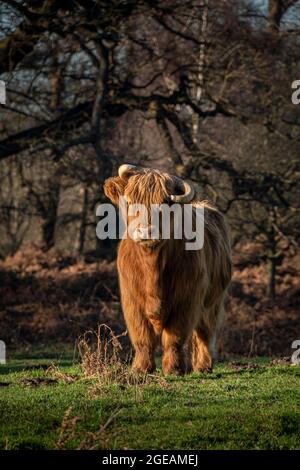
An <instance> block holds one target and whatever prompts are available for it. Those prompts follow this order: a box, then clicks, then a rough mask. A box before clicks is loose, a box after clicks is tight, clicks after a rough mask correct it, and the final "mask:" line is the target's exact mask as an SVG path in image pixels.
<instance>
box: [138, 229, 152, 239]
mask: <svg viewBox="0 0 300 470" xmlns="http://www.w3.org/2000/svg"><path fill="white" fill-rule="evenodd" d="M148 230H149V229H148V227H137V228H136V231H135V232H136V238H137V239H138V240H146V239H147V238H148V237H149V233H148Z"/></svg>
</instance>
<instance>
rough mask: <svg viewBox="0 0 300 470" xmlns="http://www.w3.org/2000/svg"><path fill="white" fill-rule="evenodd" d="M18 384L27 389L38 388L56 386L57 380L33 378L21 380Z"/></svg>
mask: <svg viewBox="0 0 300 470" xmlns="http://www.w3.org/2000/svg"><path fill="white" fill-rule="evenodd" d="M19 383H20V384H21V385H25V386H27V387H38V386H40V385H56V384H57V383H58V380H57V379H50V378H48V377H35V378H32V379H22V380H20V382H19Z"/></svg>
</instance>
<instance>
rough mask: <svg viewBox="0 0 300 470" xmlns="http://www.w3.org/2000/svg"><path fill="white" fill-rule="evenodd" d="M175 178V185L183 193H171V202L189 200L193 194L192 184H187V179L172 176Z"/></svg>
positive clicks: (185, 201)
mask: <svg viewBox="0 0 300 470" xmlns="http://www.w3.org/2000/svg"><path fill="white" fill-rule="evenodd" d="M173 179H174V180H175V183H176V187H177V188H178V189H180V191H182V193H183V194H172V195H171V200H172V201H173V202H181V203H182V204H184V203H188V202H191V200H192V199H193V197H194V195H195V189H194V186H192V185H191V184H189V183H188V182H187V181H184V180H182V179H181V178H178V176H173Z"/></svg>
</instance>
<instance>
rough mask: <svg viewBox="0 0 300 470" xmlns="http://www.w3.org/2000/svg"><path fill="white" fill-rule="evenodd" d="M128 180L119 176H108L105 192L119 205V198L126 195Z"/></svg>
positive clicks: (104, 187)
mask: <svg viewBox="0 0 300 470" xmlns="http://www.w3.org/2000/svg"><path fill="white" fill-rule="evenodd" d="M125 186H126V181H124V180H122V179H121V178H120V177H119V176H113V177H111V178H108V179H107V180H106V181H105V183H104V186H103V189H104V194H105V196H106V197H108V198H109V199H110V200H111V202H112V203H113V204H116V205H117V206H118V205H119V198H120V197H121V196H124V190H125Z"/></svg>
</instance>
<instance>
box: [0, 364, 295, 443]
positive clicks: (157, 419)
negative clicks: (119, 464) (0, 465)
mask: <svg viewBox="0 0 300 470" xmlns="http://www.w3.org/2000/svg"><path fill="white" fill-rule="evenodd" d="M51 362H53V361H51V359H42V360H39V359H33V358H31V359H26V360H25V359H23V360H22V359H21V358H18V359H14V360H12V361H10V362H9V363H8V364H6V365H0V382H2V383H3V382H9V383H10V385H9V386H7V387H5V386H3V385H2V386H1V387H0V447H1V449H4V448H6V449H53V448H55V447H60V448H67V449H76V448H80V447H81V448H106V449H299V448H300V366H293V367H291V366H289V365H285V366H269V365H268V364H269V363H270V361H269V360H267V359H265V360H259V361H258V360H253V361H252V362H255V363H258V364H259V367H258V368H253V369H251V368H250V369H243V368H232V367H230V365H228V364H226V363H220V364H217V366H216V367H215V369H214V372H213V373H212V374H207V375H205V374H192V375H188V376H184V377H179V378H176V377H167V378H166V379H163V378H162V377H161V375H160V373H158V378H155V377H153V378H151V379H150V382H149V383H146V384H144V385H126V384H122V383H120V384H119V383H111V384H109V385H105V386H104V385H102V386H100V384H99V382H98V380H97V379H86V378H85V377H84V376H83V374H82V371H81V370H80V366H79V365H78V364H77V365H76V364H73V363H72V360H67V359H65V360H61V361H60V362H59V369H60V371H62V372H63V373H64V374H66V375H67V376H71V379H72V380H73V381H72V382H70V383H67V382H66V381H65V380H64V379H63V377H62V378H58V380H57V381H56V382H54V383H52V384H43V382H41V384H38V385H35V386H34V385H32V384H31V382H28V379H29V380H30V379H31V380H32V379H36V378H40V379H43V378H47V377H50V376H51V374H50V373H49V371H47V365H49V364H51ZM39 366H42V367H39ZM24 380H25V382H24ZM26 380H27V381H26ZM97 384H98V386H97ZM70 407H71V408H70ZM67 410H69V412H68V417H66V411H67ZM64 416H65V420H64V424H63V426H62V421H63V418H64ZM75 417H76V419H73V418H75ZM101 426H104V428H103V427H102V428H101ZM62 428H63V432H62ZM60 435H61V439H60V437H59V436H60ZM59 439H60V441H59Z"/></svg>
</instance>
